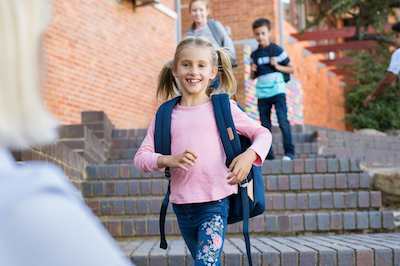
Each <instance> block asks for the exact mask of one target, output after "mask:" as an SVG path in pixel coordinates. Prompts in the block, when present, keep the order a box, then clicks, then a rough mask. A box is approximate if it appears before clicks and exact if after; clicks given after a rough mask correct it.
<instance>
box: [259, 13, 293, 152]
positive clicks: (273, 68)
mask: <svg viewBox="0 0 400 266" xmlns="http://www.w3.org/2000/svg"><path fill="white" fill-rule="evenodd" d="M270 30H271V22H270V21H269V20H268V19H265V18H260V19H258V20H256V21H254V23H253V33H254V37H255V38H256V40H257V42H258V43H259V46H258V48H257V50H255V51H254V52H253V53H252V54H251V59H252V64H251V78H252V79H255V78H257V79H258V81H257V85H256V89H257V91H256V94H257V98H258V111H259V113H260V119H261V124H262V125H263V126H264V127H266V128H268V129H269V130H271V127H272V125H271V108H272V105H275V110H276V114H277V116H278V123H279V127H280V128H281V131H282V135H283V148H284V150H285V156H283V158H282V160H292V159H294V146H293V143H292V133H291V130H290V124H289V121H288V119H287V107H286V94H285V92H286V82H285V80H284V77H283V74H282V72H283V73H288V74H293V73H294V71H295V68H294V66H293V65H292V64H291V63H290V59H289V57H288V55H287V54H286V52H285V51H284V50H283V49H282V48H281V47H279V46H277V45H275V44H271V43H270V41H269V37H270ZM271 45H273V47H270V46H271ZM271 48H273V49H271ZM271 51H272V53H273V54H270V52H271ZM267 159H269V160H272V159H274V154H273V151H272V148H271V149H270V151H269V153H268V156H267Z"/></svg>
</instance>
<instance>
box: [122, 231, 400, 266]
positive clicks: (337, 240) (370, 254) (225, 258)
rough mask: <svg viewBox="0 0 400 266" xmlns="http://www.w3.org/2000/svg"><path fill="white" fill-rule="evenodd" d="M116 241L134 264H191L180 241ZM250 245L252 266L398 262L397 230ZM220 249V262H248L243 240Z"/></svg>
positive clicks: (229, 240)
mask: <svg viewBox="0 0 400 266" xmlns="http://www.w3.org/2000/svg"><path fill="white" fill-rule="evenodd" d="M118 244H119V245H120V247H121V248H122V250H123V251H124V252H125V254H126V256H128V257H129V258H130V259H131V261H132V262H133V263H135V264H136V265H137V266H150V265H151V266H158V265H160V266H161V265H163V266H164V265H170V266H174V265H182V266H186V265H187V266H189V265H194V262H193V259H192V257H191V255H190V252H189V250H188V248H187V247H186V245H185V243H184V241H183V240H172V241H168V244H169V247H168V249H167V250H162V249H160V248H159V244H160V243H159V241H120V242H118ZM251 245H252V255H251V256H252V259H253V264H254V265H273V266H294V265H309V266H312V265H324V266H325V265H326V266H330V265H332V266H342V265H343V266H344V265H359V266H369V265H371V266H372V265H377V266H386V265H388V266H389V265H400V233H386V234H362V235H360V234H351V235H339V236H330V235H324V236H300V237H254V238H252V239H251ZM222 252H223V255H222V257H221V262H222V265H225V266H232V265H237V266H245V265H248V263H247V255H246V250H245V245H244V241H243V239H241V238H227V239H226V241H225V244H224V248H223V251H222Z"/></svg>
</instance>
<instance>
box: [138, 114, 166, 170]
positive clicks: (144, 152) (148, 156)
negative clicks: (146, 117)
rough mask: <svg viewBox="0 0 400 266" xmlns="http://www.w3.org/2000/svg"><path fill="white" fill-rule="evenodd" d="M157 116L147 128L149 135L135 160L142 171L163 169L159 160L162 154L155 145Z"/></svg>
mask: <svg viewBox="0 0 400 266" xmlns="http://www.w3.org/2000/svg"><path fill="white" fill-rule="evenodd" d="M155 120H156V117H155V116H154V117H153V120H152V121H151V123H150V127H149V128H148V130H147V135H146V137H145V138H144V140H143V142H142V144H141V145H140V148H139V150H138V151H137V153H136V155H135V158H134V159H133V160H134V163H135V167H136V168H137V169H138V170H139V171H141V172H157V171H163V170H164V169H163V167H158V165H157V161H158V158H159V157H160V156H162V154H160V153H156V152H155V147H154V128H155Z"/></svg>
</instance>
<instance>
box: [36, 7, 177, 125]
mask: <svg viewBox="0 0 400 266" xmlns="http://www.w3.org/2000/svg"><path fill="white" fill-rule="evenodd" d="M50 2H51V4H52V8H53V12H52V15H53V17H52V21H51V25H50V27H49V29H48V30H47V33H46V36H45V43H46V50H47V53H48V60H47V61H48V70H49V71H48V77H47V83H46V85H45V89H44V99H45V103H46V105H47V106H48V107H49V108H50V110H51V111H52V112H53V113H54V114H55V115H56V116H57V117H58V118H59V119H60V121H61V123H63V124H77V123H80V122H81V111H93V110H103V111H104V112H105V113H106V114H107V116H108V117H109V118H110V120H111V122H112V123H113V124H114V125H115V126H116V128H143V127H147V126H148V125H149V123H150V120H151V118H152V116H153V114H154V113H155V111H156V109H157V107H158V103H157V102H156V100H155V91H156V79H157V75H158V73H159V71H160V69H161V67H162V66H163V64H164V63H165V62H166V61H167V60H168V59H170V58H172V56H173V52H174V47H175V20H174V19H173V18H171V17H169V16H167V15H166V14H164V13H162V12H161V11H159V10H157V9H156V8H155V7H152V6H148V7H141V8H137V9H136V12H133V8H132V4H131V3H128V2H126V1H124V0H123V1H122V4H121V5H118V4H117V0H86V1H80V0H51V1H50ZM162 4H164V5H165V6H167V7H168V8H170V9H172V10H174V0H163V1H162Z"/></svg>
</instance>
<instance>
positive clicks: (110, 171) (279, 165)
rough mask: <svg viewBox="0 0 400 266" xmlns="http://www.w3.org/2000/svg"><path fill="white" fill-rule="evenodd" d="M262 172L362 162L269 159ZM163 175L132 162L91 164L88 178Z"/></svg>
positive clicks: (342, 169) (352, 167)
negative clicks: (137, 167)
mask: <svg viewBox="0 0 400 266" xmlns="http://www.w3.org/2000/svg"><path fill="white" fill-rule="evenodd" d="M261 168H262V173H263V174H268V175H288V174H318V173H320V174H329V173H359V172H361V169H360V162H359V160H358V159H357V158H328V159H325V158H310V159H295V160H293V161H282V160H271V161H269V160H267V161H265V162H264V164H263V165H262V167H261ZM162 176H163V173H162V172H155V173H141V172H140V171H139V170H137V169H136V167H135V165H134V164H133V163H132V164H108V165H89V166H88V167H87V179H88V180H96V179H98V180H101V179H131V178H154V177H157V178H158V177H159V178H161V177H162Z"/></svg>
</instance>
